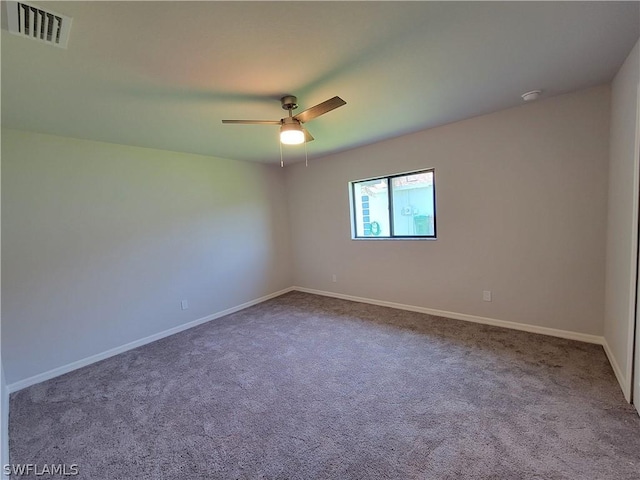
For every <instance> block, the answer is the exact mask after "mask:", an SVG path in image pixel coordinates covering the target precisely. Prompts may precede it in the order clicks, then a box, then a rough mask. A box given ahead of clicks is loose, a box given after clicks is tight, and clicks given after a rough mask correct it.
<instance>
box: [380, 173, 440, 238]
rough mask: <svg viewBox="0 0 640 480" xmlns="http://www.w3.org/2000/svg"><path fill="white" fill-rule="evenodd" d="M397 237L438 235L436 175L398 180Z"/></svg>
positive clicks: (395, 182)
mask: <svg viewBox="0 0 640 480" xmlns="http://www.w3.org/2000/svg"><path fill="white" fill-rule="evenodd" d="M391 182H392V197H393V235H394V236H403V235H411V236H434V234H435V227H434V225H435V223H434V214H435V211H434V207H435V205H434V198H435V196H434V194H433V172H423V173H415V174H411V175H404V176H402V177H394V178H392V179H391Z"/></svg>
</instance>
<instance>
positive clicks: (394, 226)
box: [350, 169, 436, 238]
mask: <svg viewBox="0 0 640 480" xmlns="http://www.w3.org/2000/svg"><path fill="white" fill-rule="evenodd" d="M350 185H351V201H352V209H351V211H352V222H353V238H436V193H435V175H434V170H433V169H430V170H420V171H418V172H410V173H401V174H398V175H391V176H388V177H380V178H374V179H372V180H362V181H358V182H351V183H350Z"/></svg>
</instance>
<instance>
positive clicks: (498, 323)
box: [293, 287, 604, 345]
mask: <svg viewBox="0 0 640 480" xmlns="http://www.w3.org/2000/svg"><path fill="white" fill-rule="evenodd" d="M293 290H297V291H299V292H306V293H313V294H316V295H323V296H325V297H334V298H341V299H343V300H351V301H354V302H360V303H369V304H371V305H380V306H382V307H391V308H397V309H399V310H408V311H410V312H418V313H426V314H429V315H435V316H437V317H446V318H452V319H454V320H463V321H465V322H473V323H481V324H483V325H492V326H494V327H503V328H510V329H512V330H521V331H523V332H531V333H539V334H541V335H549V336H551V337H559V338H566V339H568V340H578V341H580V342H586V343H595V344H596V345H603V344H604V337H600V336H598V335H589V334H586V333H579V332H571V331H569V330H559V329H557V328H549V327H539V326H536V325H528V324H526V323H516V322H508V321H506V320H497V319H495V318H488V317H479V316H477V315H469V314H467V313H456V312H447V311H445V310H435V309H433V308H426V307H417V306H415V305H405V304H402V303H394V302H387V301H384V300H375V299H372V298H364V297H355V296H353V295H345V294H343V293H335V292H326V291H323V290H314V289H312V288H304V287H293Z"/></svg>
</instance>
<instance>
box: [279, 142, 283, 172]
mask: <svg viewBox="0 0 640 480" xmlns="http://www.w3.org/2000/svg"><path fill="white" fill-rule="evenodd" d="M278 145H280V167H281V168H283V167H284V161H283V160H282V142H281V141H278Z"/></svg>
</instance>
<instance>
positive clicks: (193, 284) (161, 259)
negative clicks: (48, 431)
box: [2, 130, 291, 384]
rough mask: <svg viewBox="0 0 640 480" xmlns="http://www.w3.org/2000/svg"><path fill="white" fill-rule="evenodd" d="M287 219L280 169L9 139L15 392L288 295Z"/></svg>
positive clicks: (5, 326) (5, 307)
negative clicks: (44, 376)
mask: <svg viewBox="0 0 640 480" xmlns="http://www.w3.org/2000/svg"><path fill="white" fill-rule="evenodd" d="M286 215H287V211H286V206H285V194H284V179H283V173H282V172H281V170H280V167H276V166H266V165H260V164H254V163H247V162H239V161H233V160H223V159H218V158H212V157H205V156H198V155H190V154H182V153H174V152H167V151H160V150H152V149H145V148H134V147H125V146H120V145H113V144H107V143H100V142H93V141H84V140H74V139H70V138H63V137H56V136H50V135H41V134H34V133H26V132H20V131H11V130H8V131H3V133H2V233H3V238H2V260H3V261H2V277H3V282H2V355H3V362H4V368H5V374H6V377H7V383H8V384H13V383H14V382H17V381H21V380H24V379H27V378H28V377H31V376H34V375H37V374H41V373H43V372H46V371H48V370H51V369H54V368H56V367H60V366H64V365H67V364H69V363H71V362H74V361H78V360H81V359H84V358H86V357H89V356H91V355H94V354H98V353H101V352H104V351H106V350H109V349H111V348H114V347H119V346H122V345H124V344H126V343H128V342H131V341H135V340H137V339H140V338H144V337H146V336H149V335H152V334H155V333H158V332H161V331H164V330H167V329H169V328H172V327H176V326H178V325H180V324H184V323H187V322H189V321H192V320H195V319H198V318H202V317H205V316H207V315H209V314H212V313H215V312H219V311H222V310H225V309H227V308H230V307H234V306H237V305H240V304H242V303H244V302H247V301H250V300H253V299H256V298H259V297H261V296H264V295H267V294H270V293H273V292H275V291H278V290H281V289H283V288H286V287H289V286H290V285H291V268H290V252H289V229H288V222H287V218H286ZM182 299H186V300H188V301H189V305H190V308H189V309H188V310H184V311H182V310H181V309H180V301H181V300H182Z"/></svg>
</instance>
